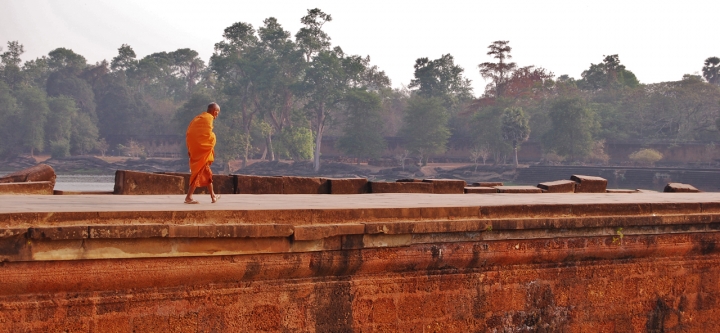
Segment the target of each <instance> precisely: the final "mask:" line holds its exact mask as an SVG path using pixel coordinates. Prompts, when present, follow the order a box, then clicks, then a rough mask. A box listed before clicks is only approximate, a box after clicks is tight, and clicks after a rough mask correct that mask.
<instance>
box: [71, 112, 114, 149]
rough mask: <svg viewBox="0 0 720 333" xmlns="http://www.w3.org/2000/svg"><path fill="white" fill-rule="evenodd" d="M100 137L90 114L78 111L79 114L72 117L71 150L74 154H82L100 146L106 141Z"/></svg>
mask: <svg viewBox="0 0 720 333" xmlns="http://www.w3.org/2000/svg"><path fill="white" fill-rule="evenodd" d="M98 137H99V131H98V127H97V126H96V125H95V123H94V122H93V121H92V119H90V116H88V115H86V114H84V113H80V112H78V114H77V115H76V116H75V117H74V118H73V119H72V132H71V135H70V152H71V153H73V154H80V155H82V154H85V153H87V152H89V151H91V150H93V149H95V148H99V147H100V146H101V144H102V143H104V142H105V141H104V139H103V141H100V142H99V141H98ZM106 145H107V143H106ZM105 149H107V148H105ZM103 155H104V152H103Z"/></svg>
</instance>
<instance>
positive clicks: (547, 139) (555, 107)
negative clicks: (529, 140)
mask: <svg viewBox="0 0 720 333" xmlns="http://www.w3.org/2000/svg"><path fill="white" fill-rule="evenodd" d="M549 116H550V121H551V123H552V128H551V129H550V130H549V131H548V132H547V133H545V135H544V136H543V145H544V146H545V149H546V150H547V151H554V152H556V153H557V154H559V155H561V156H569V157H570V159H571V160H578V159H581V158H584V157H585V156H587V155H588V154H589V153H590V151H591V150H592V147H593V142H594V141H593V133H594V132H595V131H596V130H597V128H598V124H597V121H596V119H595V114H594V112H593V111H592V109H590V108H589V107H587V105H586V104H585V103H584V101H583V100H581V99H579V98H561V99H559V100H557V101H555V102H554V103H553V104H552V106H551V107H550V112H549Z"/></svg>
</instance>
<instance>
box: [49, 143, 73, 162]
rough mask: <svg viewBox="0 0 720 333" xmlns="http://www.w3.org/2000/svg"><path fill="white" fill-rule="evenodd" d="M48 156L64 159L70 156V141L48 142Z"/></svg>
mask: <svg viewBox="0 0 720 333" xmlns="http://www.w3.org/2000/svg"><path fill="white" fill-rule="evenodd" d="M50 156H51V157H52V158H64V157H67V156H70V141H69V140H67V139H59V140H56V141H50Z"/></svg>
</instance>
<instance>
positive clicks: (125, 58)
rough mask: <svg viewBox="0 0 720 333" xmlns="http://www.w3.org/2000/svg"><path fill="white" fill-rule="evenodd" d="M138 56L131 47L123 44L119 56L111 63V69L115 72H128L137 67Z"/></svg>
mask: <svg viewBox="0 0 720 333" xmlns="http://www.w3.org/2000/svg"><path fill="white" fill-rule="evenodd" d="M137 63H138V61H137V55H135V50H133V48H132V47H131V46H130V45H127V44H123V45H122V46H120V48H119V49H118V55H117V56H115V58H113V59H112V62H110V69H112V70H113V71H127V70H131V69H133V68H135V66H137Z"/></svg>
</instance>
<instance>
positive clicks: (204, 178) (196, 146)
mask: <svg viewBox="0 0 720 333" xmlns="http://www.w3.org/2000/svg"><path fill="white" fill-rule="evenodd" d="M219 114H220V105H218V104H217V103H210V105H208V108H207V112H203V113H201V114H199V115H197V116H196V117H195V118H194V119H193V120H192V121H191V122H190V125H189V126H188V129H187V133H185V143H186V145H187V149H188V157H189V158H190V184H189V185H188V193H187V196H186V197H185V203H186V204H197V203H199V202H198V201H197V200H194V199H193V192H195V189H196V188H198V187H207V188H208V191H209V192H210V199H211V200H212V203H216V202H217V201H218V200H219V199H220V195H216V194H215V192H214V191H213V185H212V170H210V165H211V164H212V162H213V161H214V160H215V142H216V138H215V133H213V121H214V120H215V119H216V118H217V116H218V115H219Z"/></svg>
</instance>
